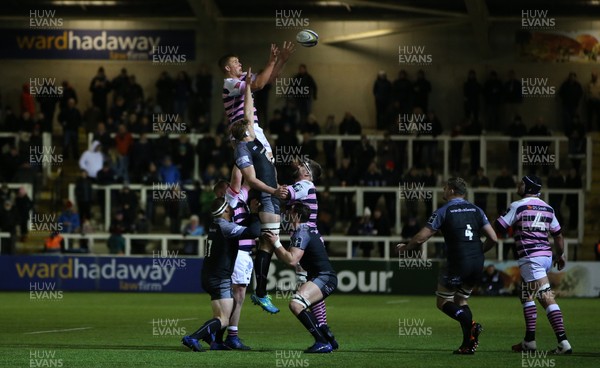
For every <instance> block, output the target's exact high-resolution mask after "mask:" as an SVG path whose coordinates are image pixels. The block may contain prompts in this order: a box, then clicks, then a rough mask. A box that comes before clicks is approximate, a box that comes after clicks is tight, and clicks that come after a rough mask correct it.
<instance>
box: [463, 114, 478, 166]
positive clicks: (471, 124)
mask: <svg viewBox="0 0 600 368" xmlns="http://www.w3.org/2000/svg"><path fill="white" fill-rule="evenodd" d="M462 130H463V133H464V135H470V136H481V134H482V130H481V124H480V123H479V122H476V121H473V120H472V119H469V120H467V124H466V125H465V126H463V128H462ZM480 147H481V143H480V142H479V140H478V139H477V140H471V141H469V151H470V152H469V153H470V156H471V170H470V174H471V175H475V173H477V168H479V166H481V163H480V158H481V153H480V151H479V149H480Z"/></svg>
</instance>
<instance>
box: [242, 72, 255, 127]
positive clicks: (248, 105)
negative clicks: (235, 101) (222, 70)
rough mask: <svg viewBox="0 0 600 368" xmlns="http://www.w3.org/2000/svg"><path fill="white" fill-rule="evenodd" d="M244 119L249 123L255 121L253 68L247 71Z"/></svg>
mask: <svg viewBox="0 0 600 368" xmlns="http://www.w3.org/2000/svg"><path fill="white" fill-rule="evenodd" d="M244 94H245V95H244V119H245V120H246V121H247V122H248V124H249V125H252V123H253V122H254V98H252V68H248V73H246V90H245V91H244Z"/></svg>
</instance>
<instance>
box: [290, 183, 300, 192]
mask: <svg viewBox="0 0 600 368" xmlns="http://www.w3.org/2000/svg"><path fill="white" fill-rule="evenodd" d="M292 188H294V192H299V191H301V190H302V184H300V183H298V184H294V185H293V186H292Z"/></svg>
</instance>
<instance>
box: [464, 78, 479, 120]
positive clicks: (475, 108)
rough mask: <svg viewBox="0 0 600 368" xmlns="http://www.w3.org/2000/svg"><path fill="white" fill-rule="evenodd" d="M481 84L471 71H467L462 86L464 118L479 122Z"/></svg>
mask: <svg viewBox="0 0 600 368" xmlns="http://www.w3.org/2000/svg"><path fill="white" fill-rule="evenodd" d="M481 90H482V88H481V84H480V83H479V82H478V81H477V75H476V74H475V71H474V70H473V69H471V70H469V74H468V75H467V80H466V82H465V83H464V84H463V96H464V108H465V117H466V118H471V119H472V120H474V121H479V97H480V96H481Z"/></svg>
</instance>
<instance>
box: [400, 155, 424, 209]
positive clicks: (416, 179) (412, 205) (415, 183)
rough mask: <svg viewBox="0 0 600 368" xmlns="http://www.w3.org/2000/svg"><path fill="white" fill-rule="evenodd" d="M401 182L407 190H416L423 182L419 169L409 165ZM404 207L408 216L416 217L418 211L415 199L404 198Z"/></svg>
mask: <svg viewBox="0 0 600 368" xmlns="http://www.w3.org/2000/svg"><path fill="white" fill-rule="evenodd" d="M402 182H403V184H404V186H405V188H408V189H409V190H413V191H414V190H416V189H417V188H419V186H420V185H421V184H422V183H423V182H422V180H421V176H420V175H419V171H418V170H417V168H416V167H411V168H410V170H409V171H408V172H407V173H406V175H404V178H402ZM405 202H406V209H407V213H408V217H417V216H418V212H419V206H418V202H417V200H415V199H413V198H406V200H405Z"/></svg>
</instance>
